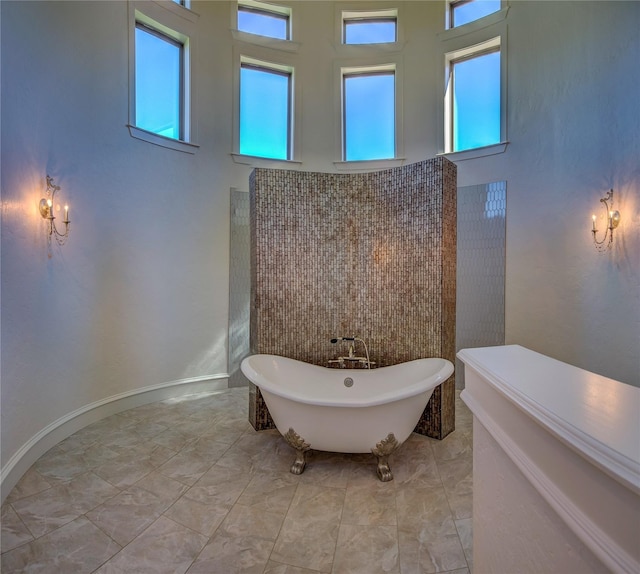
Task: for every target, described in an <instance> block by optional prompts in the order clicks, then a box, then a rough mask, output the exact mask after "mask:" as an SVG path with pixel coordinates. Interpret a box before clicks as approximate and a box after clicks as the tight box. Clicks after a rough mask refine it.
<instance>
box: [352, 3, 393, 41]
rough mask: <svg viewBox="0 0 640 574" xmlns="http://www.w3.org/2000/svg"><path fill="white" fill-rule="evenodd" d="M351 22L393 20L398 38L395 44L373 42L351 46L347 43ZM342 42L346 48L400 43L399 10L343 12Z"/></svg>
mask: <svg viewBox="0 0 640 574" xmlns="http://www.w3.org/2000/svg"><path fill="white" fill-rule="evenodd" d="M349 20H356V21H360V20H362V21H370V22H372V23H374V22H384V21H391V20H393V21H394V22H395V24H396V38H395V40H394V41H393V42H372V43H366V44H351V43H347V41H346V26H347V25H346V22H347V21H349ZM340 27H341V30H340V40H341V43H342V44H344V45H345V46H377V45H379V44H395V43H397V42H398V33H399V32H398V9H397V8H388V9H385V10H343V11H342V18H341V26H340Z"/></svg>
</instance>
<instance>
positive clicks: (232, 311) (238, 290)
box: [228, 189, 251, 387]
mask: <svg viewBox="0 0 640 574" xmlns="http://www.w3.org/2000/svg"><path fill="white" fill-rule="evenodd" d="M230 206H231V213H230V231H229V361H228V365H229V366H228V369H229V386H230V387H241V386H244V385H247V384H248V382H249V381H248V379H247V378H246V377H245V376H244V375H243V374H242V371H241V370H240V363H241V362H242V359H244V358H245V357H246V356H248V355H249V351H250V348H249V314H250V306H249V302H250V296H251V271H250V270H251V267H250V253H251V249H250V233H249V193H248V192H246V191H240V190H237V189H231V197H230Z"/></svg>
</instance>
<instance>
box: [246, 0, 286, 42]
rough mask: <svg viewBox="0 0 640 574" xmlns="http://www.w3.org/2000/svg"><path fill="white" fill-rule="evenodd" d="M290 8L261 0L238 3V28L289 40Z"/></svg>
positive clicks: (251, 32)
mask: <svg viewBox="0 0 640 574" xmlns="http://www.w3.org/2000/svg"><path fill="white" fill-rule="evenodd" d="M289 19H290V10H289V9H288V8H284V7H279V6H274V5H271V4H263V3H261V2H255V1H252V2H249V1H246V2H240V3H238V30H240V31H241V32H248V33H250V34H258V35H260V36H268V37H269V38H278V39H280V40H289V39H290V34H289Z"/></svg>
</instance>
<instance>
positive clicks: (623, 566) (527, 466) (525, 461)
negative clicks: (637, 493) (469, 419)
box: [460, 390, 640, 574]
mask: <svg viewBox="0 0 640 574" xmlns="http://www.w3.org/2000/svg"><path fill="white" fill-rule="evenodd" d="M460 397H461V399H462V400H463V401H464V402H465V404H466V405H467V406H468V407H469V409H470V410H471V412H472V413H473V415H474V416H475V417H476V418H477V419H478V421H480V423H481V424H482V425H483V426H484V427H485V428H486V429H487V431H488V432H489V433H490V434H491V436H492V437H493V438H494V440H495V441H496V442H497V443H498V444H499V445H500V447H501V448H502V449H503V450H504V452H505V453H506V454H507V456H508V457H509V458H510V459H511V460H512V461H513V463H514V464H515V465H516V466H517V467H518V468H519V469H520V471H521V472H522V473H523V474H524V475H525V476H526V477H527V479H528V480H529V482H530V483H531V484H532V486H533V487H534V488H535V489H536V490H537V491H538V493H539V494H540V496H542V497H543V498H544V499H545V500H546V501H547V503H548V504H549V505H550V506H551V507H552V508H553V509H554V510H555V511H556V512H557V513H558V515H559V516H560V517H561V518H562V520H564V522H565V524H567V526H569V528H570V529H571V530H572V531H573V532H574V534H575V535H576V536H577V537H578V538H579V539H580V540H582V542H583V543H584V544H585V545H586V546H587V547H588V548H590V549H591V551H592V552H593V553H594V554H595V555H596V556H598V558H599V559H600V560H602V562H603V563H604V564H606V565H607V567H608V568H610V569H611V570H612V571H613V572H625V573H628V574H636V573H637V572H638V571H640V564H638V562H637V561H636V560H635V559H634V558H633V557H632V556H630V555H629V554H628V553H627V552H625V551H624V550H623V549H622V548H620V546H619V545H618V544H616V542H615V541H614V540H612V539H611V537H610V536H608V535H607V534H606V533H605V532H603V531H602V529H601V528H599V527H598V526H597V525H596V524H595V523H594V522H593V521H592V520H591V519H590V518H589V517H588V516H587V515H585V514H584V513H583V512H582V511H581V510H580V508H578V507H577V506H576V505H575V504H574V503H573V502H572V501H571V500H570V499H569V498H567V496H566V495H565V494H564V493H563V492H562V490H561V489H559V488H558V487H557V486H556V485H555V484H554V482H553V481H552V480H550V479H549V478H548V477H547V475H546V474H545V473H544V472H543V471H542V470H541V469H540V468H539V467H538V466H537V465H536V464H535V463H534V462H533V461H532V460H531V459H530V458H529V457H528V456H527V455H526V454H525V453H524V452H523V450H522V449H521V448H520V447H519V446H518V444H517V443H516V442H515V441H514V440H513V439H512V438H511V437H509V436H508V435H507V434H506V433H505V432H504V431H503V430H502V428H501V427H500V425H499V424H498V423H497V422H495V421H494V420H493V418H492V417H491V416H490V415H489V414H488V413H487V412H486V411H485V410H484V408H483V407H482V405H481V404H480V403H479V402H478V401H477V400H476V399H475V398H474V397H473V395H471V393H470V392H469V391H467V390H463V391H462V393H461V395H460ZM516 406H518V407H519V405H518V404H517V403H516ZM569 446H570V447H571V445H569ZM614 478H615V477H614Z"/></svg>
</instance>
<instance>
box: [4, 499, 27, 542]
mask: <svg viewBox="0 0 640 574" xmlns="http://www.w3.org/2000/svg"><path fill="white" fill-rule="evenodd" d="M0 524H1V525H2V528H1V531H2V534H1V536H0V547H1V548H2V552H7V551H8V550H12V549H13V548H16V547H18V546H22V545H23V544H24V543H25V542H30V541H31V540H33V536H32V534H31V532H29V529H28V528H27V527H26V526H25V524H24V522H22V520H20V517H19V516H18V515H17V514H16V511H15V510H14V509H13V507H12V506H11V505H10V504H9V503H6V504H4V505H3V506H2V513H1V515H0Z"/></svg>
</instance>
